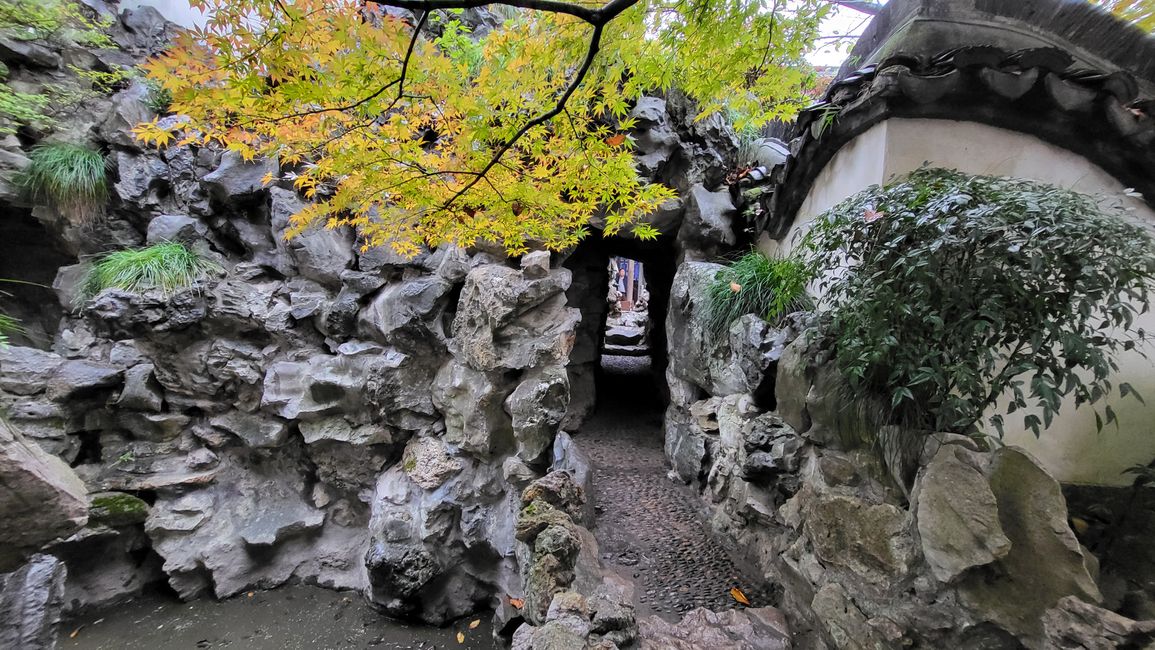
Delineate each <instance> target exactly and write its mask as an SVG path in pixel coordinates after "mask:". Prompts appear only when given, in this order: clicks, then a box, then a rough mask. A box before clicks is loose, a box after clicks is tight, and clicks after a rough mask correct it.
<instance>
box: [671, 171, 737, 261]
mask: <svg viewBox="0 0 1155 650" xmlns="http://www.w3.org/2000/svg"><path fill="white" fill-rule="evenodd" d="M685 200H686V212H685V215H684V216H683V218H682V227H681V228H679V229H678V243H679V244H681V245H682V246H683V247H685V248H687V249H692V250H698V251H701V252H703V253H706V254H711V253H714V252H717V251H718V249H719V247H720V246H722V245H726V246H733V245H734V243H735V242H736V241H737V238H736V237H735V235H734V217H735V215H737V214H738V210H737V208H735V207H734V201H733V199H731V198H730V191H729V189H727V188H722V189H720V190H718V191H716V192H711V191H709V190H707V189H706V188H705V187H703V186H702V184H701V183H695V184H694V185H693V186H692V187H690V191H689V192H687V193H686V198H685Z"/></svg>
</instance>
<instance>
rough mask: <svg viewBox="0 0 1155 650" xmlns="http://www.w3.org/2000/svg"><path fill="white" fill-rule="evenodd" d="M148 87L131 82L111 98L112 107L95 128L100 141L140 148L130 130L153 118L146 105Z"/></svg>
mask: <svg viewBox="0 0 1155 650" xmlns="http://www.w3.org/2000/svg"><path fill="white" fill-rule="evenodd" d="M147 98H148V87H147V86H145V85H144V84H143V83H141V82H139V81H138V82H133V84H132V85H130V86H129V87H128V88H125V89H124V90H122V91H120V92H118V93H116V94H115V95H113V96H112V106H111V108H110V109H109V111H108V114H107V116H106V117H105V118H104V120H103V121H102V122H101V123H100V125H99V126H98V127H97V134H98V135H99V136H100V139H101V140H103V141H105V142H108V143H110V144H115V145H117V146H119V147H124V148H127V149H136V148H139V147H140V142H139V141H138V140H137V139H136V138H135V136H133V134H132V129H133V128H135V127H136V125H138V124H140V123H142V122H148V121H149V120H150V119H152V118H153V117H154V113H153V112H152V109H150V108H149V107H148V105H147V104H146V100H147Z"/></svg>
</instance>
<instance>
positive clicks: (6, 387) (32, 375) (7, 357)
mask: <svg viewBox="0 0 1155 650" xmlns="http://www.w3.org/2000/svg"><path fill="white" fill-rule="evenodd" d="M63 364H64V359H62V358H61V357H60V356H59V355H56V354H53V353H51V352H45V351H44V350H37V349H36V348H27V347H22V346H19V345H9V346H7V347H3V348H0V390H3V391H5V392H8V393H12V394H14V395H34V394H36V393H40V392H43V391H44V389H45V386H46V384H47V383H48V380H49V378H50V377H53V376H54V375H56V373H57V371H58V370H59V369H60V366H61V365H63Z"/></svg>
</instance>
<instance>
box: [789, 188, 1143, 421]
mask: <svg viewBox="0 0 1155 650" xmlns="http://www.w3.org/2000/svg"><path fill="white" fill-rule="evenodd" d="M802 248H803V250H805V251H806V253H805V254H806V255H808V256H809V259H810V262H811V263H812V264H813V265H814V268H817V269H824V272H823V275H822V276H821V277H820V278H819V279H818V280H817V289H818V291H819V293H820V295H822V304H823V307H824V311H825V313H824V317H823V323H824V331H825V332H826V333H827V336H828V337H829V339H830V340H831V342H832V343H833V344H834V348H835V353H836V358H837V363H838V366H839V367H840V369H841V371H842V372H843V374H844V375H845V376H846V378H847V381H848V382H849V383H850V386H851V388H852V390H853V391H854V392H855V393H856V394H857V395H858V396H867V395H868V396H870V397H872V398H874V399H878V398H882V399H883V400H884V401H885V403H888V404H889V405H890V407H891V413H890V416H889V418H890V420H891V421H892V422H895V423H898V424H902V425H905V426H906V427H908V428H917V429H922V430H931V431H954V432H962V433H973V432H974V431H975V429H976V428H978V429H983V430H987V431H989V429H986V427H987V425H989V426H990V427H993V429H994V431H996V432H998V433H999V434H1000V435H1001V434H1002V431H1003V417H1004V416H1003V414H1001V413H996V414H993V415H991V416H989V418H988V419H987V420H986V421H985V422H984V421H983V419H984V413H985V412H987V410H988V409H989V408H990V407H991V406H992V405H993V404H995V403H997V402H998V401H999V400H1000V398H1002V399H1006V398H1009V407H1008V408H1007V413H1008V414H1010V413H1014V412H1016V411H1018V410H1020V409H1024V408H1027V407H1029V406H1036V407H1038V409H1039V412H1040V413H1041V417H1040V416H1039V415H1036V414H1035V413H1033V412H1032V413H1030V414H1027V415H1026V416H1025V417H1024V422H1023V424H1024V427H1025V428H1027V429H1030V430H1031V431H1032V432H1034V433H1035V435H1039V432H1040V431H1041V429H1044V428H1046V427H1049V426H1050V425H1051V423H1052V422H1053V420H1054V418H1055V415H1056V414H1057V413H1058V412H1059V409H1060V405H1061V404H1062V402H1063V400H1064V398H1066V397H1067V396H1073V397H1074V401H1075V405H1076V406H1078V405H1081V404H1096V403H1098V402H1100V401H1101V400H1102V399H1103V398H1104V397H1105V396H1106V395H1108V394H1109V393H1110V392H1111V390H1112V384H1111V381H1110V380H1109V377H1111V375H1112V373H1113V372H1115V371H1117V370H1118V365H1117V358H1118V355H1119V354H1120V353H1122V352H1124V351H1130V350H1136V349H1137V346H1138V345H1139V344H1140V343H1141V342H1142V341H1143V339H1144V338H1145V336H1146V332H1144V331H1143V330H1142V329H1141V328H1138V327H1137V326H1136V324H1135V320H1136V316H1138V315H1139V314H1140V313H1143V312H1146V311H1147V310H1148V308H1149V307H1150V300H1149V296H1148V289H1149V287H1150V286H1151V283H1152V280H1153V279H1155V247H1153V239H1152V235H1151V233H1150V231H1149V229H1148V228H1147V227H1145V226H1142V225H1138V224H1137V223H1136V222H1135V221H1134V220H1133V219H1132V218H1131V217H1130V215H1128V214H1127V213H1126V212H1125V211H1124V210H1123V209H1122V208H1121V207H1118V204H1117V203H1116V206H1115V207H1112V206H1110V205H1107V204H1106V203H1105V202H1100V201H1097V200H1096V199H1095V198H1093V197H1090V196H1087V195H1084V194H1080V193H1077V192H1073V191H1070V190H1065V189H1062V188H1058V187H1052V186H1049V185H1044V184H1040V183H1035V182H1031V181H1026V180H1018V179H1012V178H999V177H988V176H969V175H965V174H962V173H959V172H956V171H948V170H943V169H930V168H923V169H919V170H917V171H915V172H913V173H912V174H910V176H909V177H907V178H905V179H902V180H898V181H896V182H893V183H891V184H889V185H887V186H885V187H881V188H880V187H877V186H875V187H871V188H869V189H867V190H865V191H863V192H861V193H859V194H857V195H855V196H853V197H851V198H850V199H847V200H846V201H844V202H843V203H841V204H839V205H838V206H836V207H835V208H833V209H831V210H830V211H829V212H827V213H825V214H823V215H822V216H820V217H819V218H818V219H816V220H815V222H814V224H813V227H812V228H811V230H810V231H809V233H808V234H807V236H806V237H805V239H804V241H803V243H802ZM1140 352H1142V351H1141V350H1140ZM1118 388H1119V392H1120V393H1121V394H1122V396H1127V395H1129V394H1131V395H1134V396H1135V397H1138V395H1137V394H1135V393H1134V391H1133V389H1132V388H1131V386H1129V385H1128V384H1125V383H1121V384H1120V385H1119V387H1118ZM1095 415H1096V421H1097V422H1098V425H1099V427H1100V428H1101V427H1102V426H1103V425H1104V424H1109V423H1111V422H1113V421H1115V413H1114V412H1113V411H1112V410H1111V408H1110V407H1109V406H1108V407H1105V408H1104V409H1103V413H1102V414H1100V413H1099V411H1098V410H1096V413H1095Z"/></svg>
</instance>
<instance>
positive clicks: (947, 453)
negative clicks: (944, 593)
mask: <svg viewBox="0 0 1155 650" xmlns="http://www.w3.org/2000/svg"><path fill="white" fill-rule="evenodd" d="M956 449H957V447H956V446H953V445H944V446H943V447H941V448H940V450H939V452H938V454H936V455H935V457H934V459H933V460H932V461H931V462H930V464H929V465H927V467H926V469H924V470H923V473H922V475H921V476H920V477H919V479H918V483H917V485H916V488H915V497H914V499H913V501H914V510H915V513H916V516H917V518H918V535H919V539H920V540H921V542H922V553H923V556H924V557H925V558H926V561H927V564H928V565H929V566H930V570H931V573H933V574H934V577H936V578H938V579H939V580H940V581H942V582H951V581H953V580H954V579H955V578H957V577H958V576H959V575H961V574H962V573H963V572H964V571H966V570H967V569H970V568H971V567H976V566H982V565H985V564H990V563H991V562H993V561H995V560H997V559H999V558H1002V557H1005V556H1006V554H1007V553H1008V552H1010V550H1011V542H1010V540H1009V539H1007V536H1006V535H1004V534H1003V529H1002V527H1001V526H1000V525H999V512H998V504H997V503H996V502H995V495H994V494H993V493H992V492H991V488H990V486H989V485H988V484H987V480H986V477H984V476H983V475H982V473H981V472H980V471H979V470H978V468H976V467H974V466H973V465H971V464H969V463H967V462H965V461H964V460H963V459H961V458H959V456H958V454H957V453H956Z"/></svg>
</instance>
